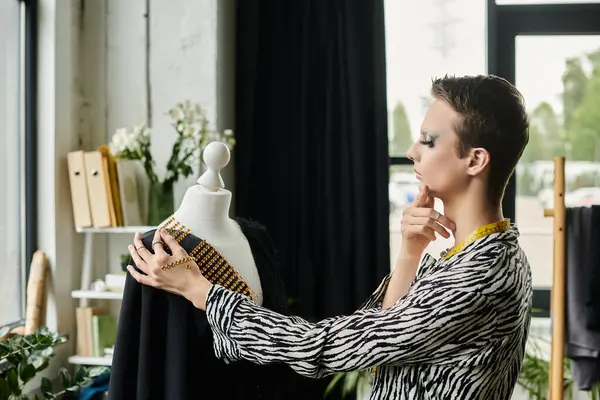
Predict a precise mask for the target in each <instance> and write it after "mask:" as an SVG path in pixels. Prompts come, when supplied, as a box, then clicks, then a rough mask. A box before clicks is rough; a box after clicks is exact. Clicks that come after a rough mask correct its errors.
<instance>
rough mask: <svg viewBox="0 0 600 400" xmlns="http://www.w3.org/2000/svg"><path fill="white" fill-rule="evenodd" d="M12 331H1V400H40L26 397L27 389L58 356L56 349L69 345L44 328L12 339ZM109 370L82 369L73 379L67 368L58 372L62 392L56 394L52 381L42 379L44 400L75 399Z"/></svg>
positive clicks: (6, 329) (35, 396)
mask: <svg viewBox="0 0 600 400" xmlns="http://www.w3.org/2000/svg"><path fill="white" fill-rule="evenodd" d="M8 333H9V328H3V329H0V338H6V339H4V340H2V341H0V400H30V399H35V400H38V399H40V397H39V396H38V395H34V396H33V397H29V396H27V395H26V394H25V393H24V388H25V385H26V384H27V383H28V382H30V381H31V380H32V379H33V378H34V377H35V376H36V375H37V374H38V373H39V372H41V371H43V370H45V369H46V368H47V367H48V365H49V364H50V359H51V358H52V357H53V356H54V347H55V346H58V345H60V344H63V343H65V342H66V341H67V339H66V337H65V336H63V335H59V334H57V333H53V332H50V330H48V328H46V327H42V328H40V329H38V330H37V331H36V332H35V333H33V334H31V335H8ZM108 371H109V369H108V368H107V367H92V368H88V367H82V366H79V367H78V369H77V370H76V372H75V374H74V375H73V376H71V374H70V373H69V371H68V370H67V369H66V368H64V367H63V368H61V369H60V370H59V372H58V374H59V378H60V382H61V386H62V388H61V389H60V390H59V391H58V392H55V391H54V389H53V385H52V381H51V380H50V379H49V378H47V377H43V378H42V379H41V388H40V389H41V392H42V396H43V398H44V399H59V398H60V399H67V398H75V396H74V394H76V393H77V392H78V391H79V390H80V389H81V388H82V387H84V386H85V385H86V384H88V383H90V382H91V381H92V380H93V379H94V378H95V377H97V376H100V375H103V374H105V373H108Z"/></svg>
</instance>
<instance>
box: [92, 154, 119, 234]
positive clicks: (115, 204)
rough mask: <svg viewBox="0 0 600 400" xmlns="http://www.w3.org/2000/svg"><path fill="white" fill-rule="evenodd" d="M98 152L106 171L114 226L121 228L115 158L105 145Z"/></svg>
mask: <svg viewBox="0 0 600 400" xmlns="http://www.w3.org/2000/svg"><path fill="white" fill-rule="evenodd" d="M98 150H99V151H100V153H101V154H102V156H103V157H104V160H105V163H106V166H107V169H108V171H107V174H108V188H109V190H110V198H109V200H110V201H111V202H110V203H111V209H112V210H113V212H114V218H115V224H114V226H123V207H122V206H121V194H120V187H119V174H118V172H117V163H116V160H115V157H114V156H113V155H112V154H111V153H110V149H109V147H108V146H107V145H102V146H100V147H98Z"/></svg>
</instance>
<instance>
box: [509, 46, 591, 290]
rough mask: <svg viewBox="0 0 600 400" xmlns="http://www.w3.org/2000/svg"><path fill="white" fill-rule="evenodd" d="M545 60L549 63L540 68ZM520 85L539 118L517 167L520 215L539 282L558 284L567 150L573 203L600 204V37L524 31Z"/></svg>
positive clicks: (518, 50)
mask: <svg viewBox="0 0 600 400" xmlns="http://www.w3.org/2000/svg"><path fill="white" fill-rule="evenodd" d="M540 65H543V68H540ZM515 69H516V85H517V87H518V88H519V90H520V91H521V92H522V93H523V96H524V97H525V100H526V103H527V110H528V112H529V115H530V119H531V128H530V140H529V144H528V146H527V149H526V151H525V153H524V154H523V157H522V159H521V162H520V164H519V166H518V167H517V203H516V211H517V215H516V220H517V223H518V225H519V230H520V232H521V244H522V246H523V248H524V249H525V251H526V252H527V256H528V258H529V261H530V264H531V267H532V273H533V282H534V286H536V287H546V288H549V287H550V286H551V284H552V263H553V260H552V257H553V255H552V251H548V249H552V246H553V245H552V243H553V242H552V224H553V221H552V218H544V215H543V209H544V208H551V207H552V203H553V196H554V194H553V186H552V185H553V177H554V167H553V161H552V159H553V158H554V157H556V156H564V157H566V168H565V175H566V186H567V187H566V194H565V202H566V205H567V206H570V207H577V206H586V205H590V204H600V108H598V104H600V36H583V35H581V36H579V35H574V36H518V37H517V38H516V66H515Z"/></svg>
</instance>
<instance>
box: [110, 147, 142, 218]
mask: <svg viewBox="0 0 600 400" xmlns="http://www.w3.org/2000/svg"><path fill="white" fill-rule="evenodd" d="M116 166H117V176H118V182H119V194H120V200H121V209H122V215H123V225H124V226H140V225H143V223H142V215H141V212H140V201H139V197H138V184H137V176H136V169H137V161H134V160H124V159H119V160H116Z"/></svg>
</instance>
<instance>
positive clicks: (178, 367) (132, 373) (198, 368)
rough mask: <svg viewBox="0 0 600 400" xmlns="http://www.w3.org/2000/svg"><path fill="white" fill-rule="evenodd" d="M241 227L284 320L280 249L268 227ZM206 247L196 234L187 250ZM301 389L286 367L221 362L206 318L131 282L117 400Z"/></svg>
mask: <svg viewBox="0 0 600 400" xmlns="http://www.w3.org/2000/svg"><path fill="white" fill-rule="evenodd" d="M237 222H238V224H239V225H240V227H241V229H242V232H243V233H244V235H245V236H246V237H247V239H248V242H249V243H250V247H251V249H252V254H253V256H254V260H255V263H256V267H257V269H258V273H259V276H260V280H261V286H262V290H263V306H264V307H266V308H269V309H271V310H274V311H277V312H280V313H285V312H286V302H285V294H284V290H283V285H282V284H281V283H280V274H279V272H278V271H277V262H276V252H275V249H274V245H273V242H272V241H271V239H270V237H269V235H268V233H267V231H266V229H265V228H264V227H263V226H262V225H260V224H258V223H256V222H252V221H248V220H243V219H239V220H237ZM153 236H154V230H151V231H148V232H146V233H144V234H143V239H142V240H143V243H144V245H145V246H146V248H148V249H152V244H151V243H152V238H153ZM200 242H201V239H200V238H198V237H196V236H194V235H191V234H190V235H187V236H186V237H185V238H184V239H182V240H181V241H180V245H181V246H182V247H183V248H184V249H186V251H188V252H190V250H191V249H193V248H194V247H195V246H196V245H197V244H198V243H200ZM221 382H222V383H221ZM301 382H302V379H299V378H298V377H297V376H296V374H295V373H294V372H293V371H292V370H291V369H290V368H289V367H288V366H287V365H284V364H281V365H269V366H261V365H256V364H251V363H248V362H235V363H231V364H226V363H225V362H223V361H221V360H219V359H217V358H216V357H215V355H214V350H213V340H212V331H211V329H210V326H209V325H208V322H207V320H206V314H205V313H204V311H201V310H199V309H197V308H195V307H194V306H193V305H192V304H191V303H190V302H189V301H188V300H186V299H185V298H183V297H181V296H177V295H173V294H171V293H168V292H165V291H162V290H157V289H154V288H152V287H148V286H143V285H141V284H139V283H137V282H136V281H135V280H134V279H133V278H132V277H131V275H129V274H128V275H127V279H126V283H125V291H124V296H123V302H122V306H121V313H120V317H119V326H118V333H117V342H116V346H115V349H114V356H113V363H112V371H111V377H110V388H109V398H110V400H141V399H144V400H192V399H193V400H202V399H214V398H217V397H216V396H217V393H219V396H218V398H223V399H228V400H235V399H247V400H252V399H265V400H266V399H284V398H288V399H291V398H298V397H296V396H295V395H296V394H297V393H298V391H300V392H303V390H302V389H301V388H299V387H298V385H300V384H301ZM314 395H316V393H315V394H314ZM308 398H311V397H308ZM312 398H320V396H318V395H317V397H312Z"/></svg>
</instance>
